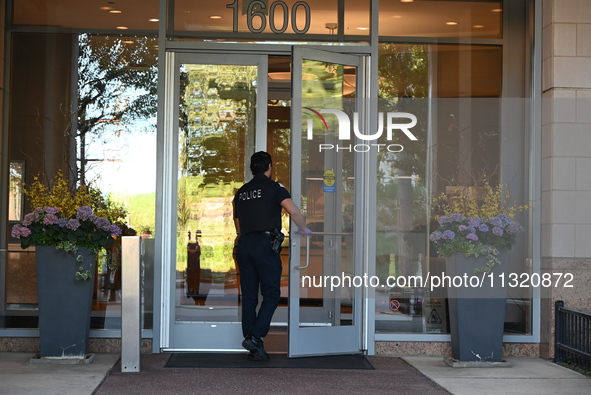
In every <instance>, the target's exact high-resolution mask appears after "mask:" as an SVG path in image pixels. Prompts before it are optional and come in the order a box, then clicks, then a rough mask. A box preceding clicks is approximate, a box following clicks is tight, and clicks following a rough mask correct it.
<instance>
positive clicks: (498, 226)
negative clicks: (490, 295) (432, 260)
mask: <svg viewBox="0 0 591 395" xmlns="http://www.w3.org/2000/svg"><path fill="white" fill-rule="evenodd" d="M439 224H440V227H439V228H438V229H436V230H435V231H434V232H432V233H431V235H430V237H429V239H430V240H431V241H432V242H433V243H434V247H435V249H436V250H437V252H438V253H439V255H441V256H451V255H453V254H456V253H463V254H465V255H467V256H471V255H475V256H479V255H486V256H487V258H488V259H487V265H488V270H490V266H492V265H494V264H496V263H498V258H497V256H498V255H499V254H500V253H501V252H505V251H509V250H510V249H511V247H512V246H513V244H514V243H515V239H516V237H517V234H518V233H520V232H523V227H522V226H521V225H520V224H518V223H516V222H513V220H511V218H509V217H508V216H507V215H497V216H496V217H493V218H489V219H487V218H470V217H464V216H463V215H461V214H459V213H458V214H457V215H454V214H451V215H447V216H442V217H440V218H439ZM491 262H492V263H491ZM482 270H487V268H483V269H482Z"/></svg>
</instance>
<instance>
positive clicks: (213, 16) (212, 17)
mask: <svg viewBox="0 0 591 395" xmlns="http://www.w3.org/2000/svg"><path fill="white" fill-rule="evenodd" d="M209 19H222V16H221V15H210V16H209Z"/></svg>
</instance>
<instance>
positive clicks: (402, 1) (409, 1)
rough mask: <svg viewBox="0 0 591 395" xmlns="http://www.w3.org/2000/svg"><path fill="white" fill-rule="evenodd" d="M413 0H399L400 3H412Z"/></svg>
mask: <svg viewBox="0 0 591 395" xmlns="http://www.w3.org/2000/svg"><path fill="white" fill-rule="evenodd" d="M414 1H415V0H400V2H401V3H413V2H414Z"/></svg>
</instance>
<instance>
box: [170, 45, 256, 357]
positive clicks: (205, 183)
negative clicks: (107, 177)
mask: <svg viewBox="0 0 591 395" xmlns="http://www.w3.org/2000/svg"><path fill="white" fill-rule="evenodd" d="M168 65H169V70H171V72H170V78H169V81H171V84H172V85H173V87H174V89H169V90H168V92H170V94H171V95H172V97H168V100H167V102H168V103H171V104H170V105H172V107H170V108H168V109H167V110H168V113H169V114H172V116H171V117H170V119H169V120H168V121H167V124H168V125H172V126H171V129H170V131H169V133H170V134H171V137H169V141H172V142H173V143H172V145H173V147H171V152H172V155H173V156H175V157H174V158H172V159H171V160H170V163H172V164H171V167H170V169H169V174H170V178H171V179H173V180H172V181H171V184H170V189H171V190H172V191H176V193H172V194H171V195H172V198H171V202H170V203H169V210H168V211H170V214H169V215H170V229H173V231H171V232H170V234H169V235H168V238H167V240H168V241H165V242H164V244H167V242H168V243H169V247H168V248H170V251H169V252H168V253H167V254H166V256H168V257H170V258H169V259H168V260H165V261H164V262H163V265H165V266H166V270H165V271H164V272H165V273H166V275H167V276H169V278H165V279H163V280H162V283H163V284H167V285H168V286H167V287H164V288H163V295H166V294H168V295H169V297H168V298H167V297H164V298H163V300H164V301H169V303H168V307H169V311H168V314H166V312H164V313H165V314H163V316H164V317H168V323H167V324H166V325H163V326H166V329H167V330H163V332H164V335H163V336H161V341H162V348H163V349H165V350H209V351H212V350H242V351H243V349H242V346H241V342H242V340H243V339H242V332H241V326H240V322H241V311H240V288H239V271H238V267H237V264H236V261H235V254H234V241H235V238H236V230H235V228H234V221H233V211H232V198H233V196H234V193H235V191H236V190H237V189H238V188H239V187H240V186H241V185H242V184H243V183H244V182H246V181H247V180H249V179H250V177H251V175H250V170H248V163H249V158H250V156H251V155H252V154H253V153H254V152H255V149H256V150H261V149H265V145H266V142H265V141H266V83H267V82H266V81H267V59H266V56H256V55H251V56H248V55H240V56H236V55H226V54H216V55H208V54H188V53H177V54H170V55H169V62H168ZM257 133H258V135H257ZM165 177H166V176H165ZM165 195H166V194H165ZM166 288H168V289H166Z"/></svg>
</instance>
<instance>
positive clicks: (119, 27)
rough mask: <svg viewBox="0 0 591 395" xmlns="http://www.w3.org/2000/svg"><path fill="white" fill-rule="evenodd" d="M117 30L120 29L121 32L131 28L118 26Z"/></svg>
mask: <svg viewBox="0 0 591 395" xmlns="http://www.w3.org/2000/svg"><path fill="white" fill-rule="evenodd" d="M117 29H119V30H127V29H129V28H128V27H127V26H117Z"/></svg>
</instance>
